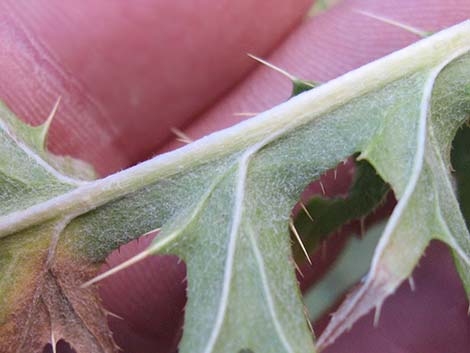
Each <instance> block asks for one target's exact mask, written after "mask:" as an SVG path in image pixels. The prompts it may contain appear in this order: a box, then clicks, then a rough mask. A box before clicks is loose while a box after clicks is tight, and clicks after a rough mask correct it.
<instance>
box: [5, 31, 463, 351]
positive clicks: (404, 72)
mask: <svg viewBox="0 0 470 353" xmlns="http://www.w3.org/2000/svg"><path fill="white" fill-rule="evenodd" d="M469 50H470V22H464V23H462V24H460V25H457V26H454V27H452V28H450V29H447V30H445V31H443V32H440V33H438V34H435V35H433V36H431V37H429V38H426V39H424V40H422V41H420V42H418V43H416V44H414V45H412V46H410V47H408V48H406V49H403V50H401V51H398V52H396V53H394V54H392V55H390V56H388V57H385V58H383V59H381V60H378V61H376V62H374V63H371V64H369V65H366V66H364V67H362V68H360V69H358V70H356V71H354V72H351V73H348V74H346V75H344V76H342V77H340V78H338V79H336V80H333V81H331V82H329V83H326V84H324V85H321V86H319V87H317V88H315V89H313V90H311V91H308V92H305V93H303V94H301V95H299V96H296V97H293V98H292V99H290V100H289V101H287V102H286V103H284V104H281V105H280V106H278V107H275V108H273V109H271V110H269V111H267V112H265V113H263V114H260V115H259V116H258V117H256V118H254V119H251V120H249V121H246V122H244V123H241V124H239V125H237V126H234V127H232V128H230V129H227V130H224V131H221V132H218V133H215V134H212V135H210V136H208V137H205V138H203V139H201V140H199V141H196V142H194V143H192V144H190V145H188V146H185V147H183V148H181V149H179V150H177V151H174V152H170V153H167V154H164V155H161V156H158V157H156V158H154V159H152V160H150V161H147V162H144V163H141V164H139V165H137V166H135V167H132V168H130V169H128V170H125V171H122V172H119V173H117V174H115V175H112V176H109V177H107V178H104V179H101V180H97V181H92V182H87V183H81V184H80V185H75V184H74V183H68V182H67V180H66V179H64V178H63V177H61V176H60V175H59V174H57V173H56V172H54V171H52V170H51V167H50V166H48V165H46V164H45V162H44V160H43V159H41V158H40V157H37V156H36V157H37V158H36V157H32V155H31V154H29V152H25V151H24V150H23V149H22V148H21V146H20V145H18V144H15V139H16V137H15V136H16V135H15V133H14V132H11V131H10V132H9V133H6V132H5V131H6V130H4V131H3V132H2V135H1V136H2V139H3V140H2V142H1V146H0V149H2V151H7V148H9V150H8V156H6V157H3V156H5V154H2V158H4V161H5V162H2V163H1V164H0V166H1V171H2V178H3V177H4V176H6V177H5V178H4V179H2V187H5V188H6V190H8V192H7V194H12V195H9V196H8V195H7V196H6V198H2V199H1V200H2V201H1V203H0V207H1V209H2V212H1V213H2V216H0V237H1V240H0V248H1V249H2V251H5V252H4V254H5V255H4V256H2V258H1V259H2V260H1V261H2V263H1V268H0V271H1V276H2V277H1V278H2V283H1V284H0V290H1V293H0V294H1V296H0V297H1V298H16V301H15V300H14V299H7V300H5V299H2V300H3V302H2V305H1V307H0V313H1V315H2V316H1V318H0V320H1V322H3V324H2V326H0V336H4V337H6V336H8V337H9V340H8V342H9V344H10V345H11V346H12V347H14V348H15V350H16V351H21V350H22V349H24V348H25V347H28V348H29V347H31V346H32V345H31V344H32V343H31V342H33V343H34V342H36V343H37V342H47V336H46V334H45V330H46V329H47V328H50V329H51V331H52V332H54V335H53V336H54V337H56V338H60V337H64V338H65V339H66V340H68V341H69V342H70V343H71V344H72V345H73V346H74V347H75V349H76V350H77V351H78V352H93V353H94V352H111V351H112V350H113V347H112V344H111V343H110V342H109V340H108V337H109V335H107V333H106V331H105V330H104V329H103V328H102V326H100V322H99V320H98V321H96V319H95V317H91V316H92V315H90V311H88V315H85V314H83V311H80V310H83V306H82V307H80V303H82V304H83V300H81V301H78V300H77V298H78V297H80V296H81V295H84V293H88V296H89V297H92V296H93V291H92V289H90V286H89V285H90V284H92V283H94V282H96V281H98V280H99V279H100V278H102V277H103V276H105V275H106V274H105V275H103V276H99V277H96V278H95V279H94V280H92V281H88V282H87V283H86V284H85V285H84V287H86V288H81V289H80V288H77V284H78V283H79V282H80V281H83V282H84V281H85V280H86V279H88V278H90V276H92V275H93V273H94V272H95V271H96V265H93V264H98V263H100V262H102V261H103V259H104V258H105V256H106V255H107V254H109V252H110V251H111V250H113V249H115V248H116V247H118V246H119V245H121V244H123V243H125V242H128V241H129V240H130V239H131V238H135V237H137V236H139V235H141V234H144V233H146V232H149V231H151V230H154V229H157V228H159V229H160V234H159V235H158V236H157V237H156V239H155V241H154V242H153V243H152V244H151V246H150V247H149V248H148V249H147V250H146V251H144V252H143V253H141V254H139V255H137V256H136V257H135V258H133V259H131V260H129V261H128V262H127V263H124V264H123V265H121V266H118V267H117V268H116V269H113V270H112V271H111V273H113V272H115V271H117V270H119V269H120V268H123V267H125V266H128V265H130V264H132V263H135V262H137V261H139V260H141V259H143V258H145V257H147V256H149V255H152V254H167V253H171V254H176V255H178V256H180V257H181V258H182V259H184V261H185V262H186V264H187V268H188V286H189V287H188V295H189V298H188V303H187V307H186V310H185V327H184V333H183V338H182V341H181V344H180V352H182V353H186V352H203V353H212V352H217V353H218V352H239V351H240V350H245V349H248V350H251V351H253V352H255V353H257V352H274V353H277V352H279V353H281V352H282V353H285V352H288V353H292V352H312V351H314V345H313V340H312V335H311V333H310V331H309V328H308V324H307V321H306V318H305V314H304V310H303V304H302V301H301V296H300V293H299V290H298V286H297V281H296V278H295V273H294V270H293V266H292V260H291V256H292V252H291V248H290V239H289V231H288V224H289V219H290V213H291V209H292V207H293V206H294V205H295V204H296V202H297V200H298V199H299V196H300V193H301V192H302V191H303V190H304V188H305V187H306V186H307V185H308V184H309V183H310V182H311V181H312V180H314V179H317V178H318V177H319V176H320V175H321V174H322V173H323V172H325V171H326V170H328V169H330V168H332V167H334V166H335V165H337V164H338V163H339V162H340V161H342V160H344V159H345V158H346V157H348V156H350V155H352V154H354V153H358V152H360V153H361V154H360V158H362V159H366V160H367V161H369V162H370V163H371V164H372V165H373V166H374V168H375V169H376V171H377V172H378V173H379V174H380V176H381V177H382V178H383V180H384V181H386V182H387V183H388V184H389V185H390V186H391V188H392V189H393V191H394V192H395V195H396V196H397V198H398V199H399V201H398V205H397V206H396V208H395V210H394V212H393V214H392V215H391V217H390V220H389V222H388V223H387V225H386V227H385V230H384V232H383V235H382V237H381V240H380V241H379V244H378V246H377V248H376V250H375V253H374V257H373V260H372V265H371V269H370V271H369V274H368V276H367V278H366V280H365V281H364V283H363V284H362V286H361V287H360V288H358V289H357V290H356V291H355V292H353V293H352V295H351V296H350V298H349V299H348V300H347V301H346V302H345V303H344V304H343V305H342V307H341V308H340V309H339V312H338V313H337V314H336V315H335V317H333V319H332V321H331V323H330V326H329V327H328V328H327V329H326V330H325V332H324V333H323V335H322V337H320V339H319V341H318V342H317V348H318V349H321V348H324V347H325V346H326V345H327V344H329V343H331V342H332V341H333V340H334V339H335V338H336V337H337V336H338V335H339V334H341V333H342V332H343V331H344V330H346V329H347V328H348V327H349V326H350V325H352V324H353V323H354V322H355V321H356V320H357V319H358V318H359V317H360V316H361V315H364V314H365V313H366V312H368V311H369V310H370V309H372V308H374V307H380V305H381V304H382V302H383V301H384V300H385V298H386V297H387V296H388V295H390V294H391V293H392V292H393V291H394V290H395V289H396V288H397V286H398V285H399V284H400V283H401V282H402V281H403V280H404V279H406V278H407V277H408V276H409V275H410V273H411V271H412V269H413V267H414V266H415V265H416V263H417V262H418V261H419V258H420V256H421V255H422V254H423V252H424V249H425V247H426V246H427V244H428V243H429V241H430V240H431V239H434V238H437V239H441V240H443V241H445V242H447V243H448V244H449V245H450V246H451V247H452V248H453V249H454V251H455V253H456V254H457V256H458V262H459V268H460V270H461V274H463V275H462V278H463V279H464V282H465V285H466V286H467V287H468V286H469V283H468V281H466V279H465V278H466V277H465V276H464V274H465V273H468V266H469V265H470V261H469V254H470V241H469V239H470V238H469V234H468V231H467V229H466V226H465V221H464V219H463V217H462V215H461V213H460V210H459V206H458V203H457V199H456V196H455V193H454V190H453V187H452V179H451V175H450V171H449V169H450V163H449V158H450V157H449V151H450V146H451V142H452V139H453V137H454V134H455V132H456V131H457V129H458V128H459V126H460V125H461V124H462V123H463V122H464V121H465V120H466V118H467V116H468V113H469V111H470V96H469V95H468V94H467V93H468V87H469V85H470V75H469V74H470V55H468V54H467V53H468V52H469ZM4 114H5V113H4ZM2 119H3V120H4V118H3V117H2ZM5 146H6V147H5ZM8 163H11V164H14V165H15V167H14V168H12V169H9V165H8ZM7 178H9V179H7ZM3 180H5V185H6V186H3ZM10 180H14V181H13V182H11V181H10ZM19 180H21V182H23V184H24V185H30V184H32V183H36V184H37V185H38V188H39V190H42V189H41V188H45V187H44V185H48V184H50V185H52V186H53V187H51V190H53V192H51V193H49V194H47V193H46V192H45V191H44V192H42V191H41V192H39V193H38V194H37V196H34V200H31V199H30V198H29V197H30V196H31V195H28V194H27V193H26V194H25V193H24V192H22V191H21V190H17V189H20V188H19V187H18V185H19V184H17V183H19ZM8 183H10V184H11V183H12V185H13V186H11V185H10V184H8ZM36 184H34V185H36ZM15 188H16V189H15ZM16 192H18V195H16ZM30 194H31V193H30ZM32 194H34V193H33V192H32ZM2 197H3V194H2ZM3 249H6V250H3ZM25 251H29V253H25ZM24 259H27V261H24V262H23V261H22V260H24ZM51 277H52V282H51ZM11 278H13V279H14V280H13V281H12V280H11ZM31 283H33V284H34V285H32V284H31ZM44 283H45V284H44ZM63 283H67V285H66V286H65V285H63ZM28 284H29V286H30V288H28ZM59 287H60V288H66V290H65V292H66V294H65V295H63V296H62V297H61V298H60V300H57V296H58V295H59V294H53V293H56V292H57V291H56V289H57V288H59ZM31 288H33V289H31ZM22 291H24V292H22ZM81 291H84V292H81ZM30 293H32V294H30ZM62 293H64V291H63V292H62ZM20 294H21V295H20ZM18 298H20V299H18ZM38 298H40V299H41V298H42V300H40V301H39V302H38ZM54 298H55V299H54ZM90 300H91V299H90ZM44 302H46V303H49V304H46V307H47V308H49V310H51V309H50V308H53V309H54V310H53V312H54V313H56V314H57V315H55V316H54V317H55V318H56V319H54V320H53V325H52V326H51V325H50V323H49V324H48V323H47V321H46V319H45V318H44V317H43V316H41V315H42V314H41V313H43V311H41V310H42V309H41V308H43V309H44V306H43V305H42V304H41V303H44ZM64 302H65V303H66V304H67V305H62V304H63V303H64ZM31 307H33V308H36V309H35V310H37V312H38V315H35V321H34V325H26V329H27V330H26V331H27V334H24V333H21V332H18V329H16V330H17V331H15V329H14V328H12V327H18V326H14V324H11V322H14V320H17V319H16V318H22V317H25V318H26V319H28V318H30V316H28V314H27V313H29V312H31ZM71 308H72V309H73V310H72V309H71ZM77 316H78V317H86V320H85V321H87V322H86V325H85V326H87V327H88V328H89V330H88V331H86V332H85V331H84V330H82V329H81V328H80V326H77V327H78V328H74V330H73V331H75V330H77V331H76V332H78V334H77V335H76V336H75V337H73V336H72V334H71V331H67V328H69V326H66V325H65V322H66V321H70V320H62V319H61V318H64V317H67V318H72V319H73V318H76V317H77ZM103 316H104V314H103V313H102V314H101V315H98V317H100V318H102V317H103ZM26 319H25V320H26ZM93 320H95V321H93ZM17 321H18V320H17ZM88 321H90V322H92V321H93V323H92V324H88ZM30 322H31V321H27V320H26V323H30ZM22 324H24V321H23V322H22ZM82 326H83V325H82ZM38 327H39V328H41V329H39V328H38ZM90 327H91V329H90ZM90 334H91V335H92V336H94V337H95V340H94V341H93V340H92V339H91V338H90V337H89V336H90ZM87 335H88V336H87ZM20 338H21V339H20ZM91 342H95V343H94V346H93V347H91V346H90V347H91V348H89V347H88V349H87V348H85V347H86V345H87V344H88V345H91V344H92V343H91ZM96 342H98V343H96ZM36 343H35V344H36ZM0 347H1V346H0Z"/></svg>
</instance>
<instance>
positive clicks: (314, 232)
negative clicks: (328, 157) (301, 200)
mask: <svg viewBox="0 0 470 353" xmlns="http://www.w3.org/2000/svg"><path fill="white" fill-rule="evenodd" d="M389 191H390V188H389V186H388V185H387V184H385V183H384V182H383V180H382V178H381V177H380V176H379V175H377V173H376V172H375V170H374V168H373V167H372V166H371V165H370V164H369V163H367V162H366V161H364V160H362V161H359V162H357V163H356V170H355V175H354V181H353V184H352V185H351V187H350V189H349V192H348V194H347V195H346V196H345V197H336V198H331V199H328V198H323V197H318V196H316V197H314V198H312V199H311V200H310V201H309V202H308V203H307V205H306V207H305V209H306V211H305V212H299V214H298V215H297V217H296V219H295V228H296V229H297V231H298V232H299V234H300V235H301V238H302V242H303V243H304V245H305V248H306V249H309V252H311V251H313V250H314V249H315V248H316V247H317V246H318V244H319V243H320V242H321V241H322V240H323V239H324V238H325V237H327V236H328V235H329V234H331V233H332V232H334V231H335V230H337V229H339V228H340V227H341V226H342V225H344V224H347V223H349V222H350V221H352V220H355V219H362V218H364V217H366V216H367V215H368V214H370V213H371V212H372V211H374V210H375V209H376V208H377V207H378V206H379V205H380V204H382V203H383V202H384V200H385V197H386V195H387V193H388V192H389ZM300 250H301V249H299V246H294V258H295V259H296V260H297V261H300V260H301V259H302V257H303V254H302V253H301V251H300Z"/></svg>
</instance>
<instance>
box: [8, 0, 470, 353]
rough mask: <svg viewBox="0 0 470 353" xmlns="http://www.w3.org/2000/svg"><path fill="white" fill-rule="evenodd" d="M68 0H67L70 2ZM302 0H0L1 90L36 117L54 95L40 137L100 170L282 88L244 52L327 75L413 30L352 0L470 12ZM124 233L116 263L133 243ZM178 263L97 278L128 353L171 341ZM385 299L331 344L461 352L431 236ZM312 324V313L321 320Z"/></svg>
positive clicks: (448, 281)
mask: <svg viewBox="0 0 470 353" xmlns="http://www.w3.org/2000/svg"><path fill="white" fill-rule="evenodd" d="M71 4H72V5H71ZM309 6H310V0H308V1H307V0H299V1H290V2H289V1H285V0H272V1H269V2H267V1H263V0H240V1H225V2H222V1H220V0H204V1H203V0H200V1H191V2H189V1H187V2H184V3H183V2H177V1H167V0H138V1H133V2H122V1H117V0H113V1H106V2H96V1H92V0H85V1H75V2H74V3H72V2H64V1H60V0H38V1H35V2H34V3H33V2H31V1H26V0H25V1H18V0H16V1H14V0H12V1H8V0H4V1H2V2H1V3H0V23H1V25H0V48H1V50H0V70H1V72H2V75H1V77H0V99H2V100H4V101H6V103H7V104H8V105H9V106H10V107H11V108H12V109H13V110H14V111H15V112H16V113H17V114H18V115H19V116H20V117H21V118H22V119H24V120H26V121H29V122H31V123H39V122H41V121H42V120H43V119H44V117H46V116H47V115H48V113H49V111H50V109H51V107H52V105H53V103H54V102H55V100H56V99H57V97H58V96H61V97H62V101H61V106H60V109H59V111H58V113H57V116H56V118H55V120H54V122H53V125H52V128H51V136H50V144H49V147H50V148H51V150H53V151H55V152H57V153H65V154H71V155H73V156H76V157H79V158H82V159H85V160H87V161H89V162H91V163H92V164H93V165H94V166H95V167H96V169H97V170H98V171H99V173H100V174H101V175H106V174H109V173H111V172H113V171H116V170H119V169H122V168H125V167H127V166H129V165H132V164H134V163H136V162H138V161H140V160H143V159H145V158H148V157H150V156H151V155H153V154H156V153H158V152H163V151H168V150H170V149H173V148H176V147H178V146H179V144H178V142H176V141H175V140H174V137H173V135H172V133H171V132H170V128H171V127H178V128H180V129H182V130H183V131H185V132H186V133H187V135H189V136H190V137H191V138H193V139H196V138H199V137H201V136H203V135H205V134H207V133H209V132H212V131H215V130H218V129H221V128H223V127H227V126H231V125H233V124H234V123H236V122H238V121H240V120H242V119H245V117H241V116H237V115H235V114H234V113H238V112H259V111H262V110H265V109H267V108H270V107H272V106H274V105H276V104H278V103H280V102H282V101H284V100H285V99H286V98H287V97H288V96H289V93H290V83H289V82H288V81H287V80H286V79H285V78H283V77H281V76H279V75H277V74H276V73H274V72H272V71H270V70H268V69H266V68H263V67H259V65H257V64H256V63H255V62H253V61H251V60H250V59H248V58H247V57H246V55H245V53H246V52H251V53H253V54H256V55H259V56H262V57H264V58H269V60H270V61H272V62H273V63H275V64H276V65H278V66H281V67H283V68H284V69H286V70H288V71H290V72H291V73H293V74H295V75H297V76H299V77H302V78H306V79H313V80H316V81H321V82H325V81H327V80H329V79H331V78H334V77H337V76H338V75H341V74H342V73H345V72H347V71H350V70H352V69H354V68H357V67H359V66H360V65H362V64H365V63H367V62H369V61H371V60H373V59H376V58H379V57H381V56H384V55H386V54H388V53H390V52H393V51H394V50H396V49H399V48H402V47H404V46H406V45H407V44H410V43H412V42H414V41H416V40H417V39H419V38H417V37H416V36H415V35H413V34H411V33H408V32H406V31H404V30H401V29H398V28H395V27H393V26H390V25H387V24H384V23H381V22H379V21H377V20H373V19H370V18H366V17H364V16H363V15H359V14H357V13H355V12H354V11H353V9H362V10H367V11H369V12H372V13H375V14H378V15H382V16H386V17H389V18H393V19H396V20H398V21H401V22H403V23H407V24H410V25H413V26H415V27H418V28H420V29H423V30H431V31H436V30H439V29H442V28H445V27H448V26H450V25H452V24H455V23H458V22H460V21H462V20H464V19H466V18H467V17H468V14H470V4H469V3H468V0H459V1H452V2H451V1H446V2H443V1H439V0H428V1H425V0H419V1H416V0H412V1H410V0H395V1H384V0H383V1H379V0H376V1H373V0H368V1H366V0H364V1H358V0H350V1H347V0H346V1H344V2H342V3H340V4H339V5H337V6H336V7H335V8H334V9H332V10H330V11H329V12H327V13H326V14H323V15H321V16H318V17H315V18H314V19H309V20H304V21H302V18H303V15H304V14H305V13H306V11H307V9H308V8H309ZM148 241H149V239H148V238H146V239H142V240H140V241H139V242H133V243H132V244H130V245H127V246H125V247H123V248H122V249H121V251H120V252H116V253H114V254H113V255H111V256H110V257H109V258H108V263H109V266H114V265H116V264H117V263H118V262H120V261H123V260H124V259H125V258H127V257H129V256H131V255H132V254H135V253H136V252H138V251H139V250H142V249H143V248H144V247H145V245H146V244H148ZM184 277H185V269H184V265H183V264H178V263H177V260H176V259H175V258H172V257H153V258H149V259H147V260H145V261H143V262H142V263H140V264H137V265H135V266H134V267H132V268H130V269H127V270H125V271H123V272H122V273H119V274H117V275H115V276H114V277H111V278H109V279H107V280H105V281H103V283H102V284H101V288H100V293H101V296H102V298H103V302H104V304H105V306H106V307H107V308H108V309H109V310H110V311H112V312H114V313H115V314H117V315H118V316H120V317H122V320H120V319H111V322H110V324H111V328H112V329H113V331H114V333H115V338H116V341H117V342H118V343H119V345H120V346H121V347H123V348H124V350H125V352H139V353H146V352H149V353H150V352H162V353H163V352H174V351H175V349H176V345H177V341H178V339H179V337H180V333H181V330H180V329H181V327H182V324H183V311H182V310H183V307H184V302H185V283H184V281H183V280H184ZM415 282H416V291H415V292H414V293H412V292H410V290H409V289H408V288H407V287H406V286H403V287H402V288H400V290H399V291H398V293H397V294H396V295H395V296H394V297H392V298H391V299H389V300H388V301H387V302H386V304H385V306H384V309H383V314H382V316H381V320H380V324H379V327H378V328H376V329H374V328H373V327H372V324H371V318H370V317H368V318H366V319H364V320H361V321H360V322H359V323H358V324H357V325H356V326H355V327H354V328H353V330H352V331H351V332H350V333H349V334H347V335H345V336H344V337H343V338H341V339H340V340H339V341H338V342H337V343H336V344H335V345H334V346H332V347H331V348H329V349H328V350H327V351H328V353H343V352H344V353H346V352H353V351H357V352H365V353H368V352H370V353H372V352H377V351H380V352H386V353H398V352H400V353H419V352H428V353H433V352H435V353H437V352H445V351H455V352H463V351H465V350H467V349H468V347H470V326H469V319H468V317H467V316H466V312H467V305H468V303H467V301H466V299H465V294H464V291H463V289H462V287H461V285H460V284H459V282H458V277H457V275H456V273H455V271H454V270H453V268H452V263H451V259H450V257H449V255H448V253H447V250H446V249H445V248H444V247H443V246H437V245H433V246H432V247H431V249H430V250H429V255H428V256H426V257H425V258H424V260H423V262H422V264H421V266H420V268H419V269H418V270H417V272H416V274H415ZM317 326H318V329H320V328H321V326H322V324H321V323H320V324H318V325H317Z"/></svg>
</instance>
